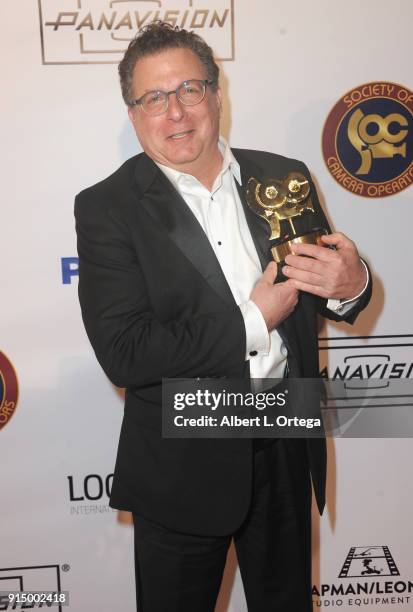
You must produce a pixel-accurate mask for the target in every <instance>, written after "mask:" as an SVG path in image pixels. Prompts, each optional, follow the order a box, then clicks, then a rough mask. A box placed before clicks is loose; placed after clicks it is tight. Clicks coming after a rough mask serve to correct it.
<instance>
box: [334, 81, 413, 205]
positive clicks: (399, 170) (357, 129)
mask: <svg viewBox="0 0 413 612" xmlns="http://www.w3.org/2000/svg"><path fill="white" fill-rule="evenodd" d="M322 148H323V156H324V160H325V162H326V164H327V168H328V169H329V171H330V174H331V175H332V176H333V178H334V179H335V180H336V181H337V182H338V183H339V184H340V185H341V186H342V187H344V188H345V189H347V190H348V191H350V192H351V193H354V194H356V195H360V196H364V197H369V198H383V197H385V196H389V195H393V194H396V193H398V192H400V191H402V190H403V189H406V188H407V187H409V186H410V185H411V184H412V182H413V93H412V92H411V91H410V90H409V89H407V88H406V87H403V86H402V85H397V84H396V83H390V82H383V81H376V82H372V83H366V84H364V85H359V86H357V87H355V88H354V89H352V90H351V91H349V92H348V93H346V94H345V95H344V96H342V98H340V100H339V101H338V102H337V103H336V104H335V106H334V107H333V109H332V110H331V112H330V114H329V115H328V117H327V120H326V122H325V125H324V129H323V136H322Z"/></svg>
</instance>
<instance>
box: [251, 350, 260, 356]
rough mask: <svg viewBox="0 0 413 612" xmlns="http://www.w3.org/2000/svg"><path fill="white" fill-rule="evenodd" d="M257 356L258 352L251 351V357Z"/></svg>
mask: <svg viewBox="0 0 413 612" xmlns="http://www.w3.org/2000/svg"><path fill="white" fill-rule="evenodd" d="M255 355H258V351H250V357H255Z"/></svg>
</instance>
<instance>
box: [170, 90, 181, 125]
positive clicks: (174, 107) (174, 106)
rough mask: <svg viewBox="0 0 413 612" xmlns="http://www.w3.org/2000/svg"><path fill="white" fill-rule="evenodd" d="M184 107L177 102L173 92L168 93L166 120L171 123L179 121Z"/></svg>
mask: <svg viewBox="0 0 413 612" xmlns="http://www.w3.org/2000/svg"><path fill="white" fill-rule="evenodd" d="M184 112H185V111H184V106H183V104H182V103H181V102H180V101H179V100H178V97H177V95H176V93H175V92H170V93H169V95H168V108H167V111H166V114H167V117H168V119H171V121H180V120H181V119H182V117H183V116H184Z"/></svg>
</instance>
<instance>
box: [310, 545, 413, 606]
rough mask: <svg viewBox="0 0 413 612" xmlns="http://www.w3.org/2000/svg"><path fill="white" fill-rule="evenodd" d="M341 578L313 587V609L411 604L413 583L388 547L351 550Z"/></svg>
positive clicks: (353, 548)
mask: <svg viewBox="0 0 413 612" xmlns="http://www.w3.org/2000/svg"><path fill="white" fill-rule="evenodd" d="M338 578H339V582H331V583H329V582H325V583H321V584H319V585H313V608H327V607H334V606H335V607H340V606H357V607H358V608H361V607H364V606H366V607H367V606H368V607H369V608H370V609H371V610H375V609H377V607H378V606H385V605H394V604H398V605H409V603H410V600H411V594H412V593H413V582H412V581H411V580H409V579H407V578H401V577H400V572H399V569H398V567H397V565H396V562H395V560H394V558H393V555H392V554H391V552H390V549H389V547H388V546H383V545H381V546H353V547H351V548H350V550H349V552H348V554H347V557H346V558H345V561H344V564H343V566H342V568H341V571H340V573H339V575H338ZM349 579H350V580H349ZM346 609H347V607H346ZM355 609H356V608H355Z"/></svg>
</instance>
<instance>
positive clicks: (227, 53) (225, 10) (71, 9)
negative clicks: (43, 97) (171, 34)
mask: <svg viewBox="0 0 413 612" xmlns="http://www.w3.org/2000/svg"><path fill="white" fill-rule="evenodd" d="M38 4H39V16H40V37H41V46H42V60H43V64H113V63H118V62H119V61H120V60H121V58H122V55H123V54H124V52H125V50H126V48H127V46H128V44H129V42H130V41H131V40H132V38H133V37H134V36H135V34H136V33H137V32H138V30H139V29H140V28H142V27H143V26H145V25H148V24H149V23H151V22H152V21H155V20H158V19H160V20H162V21H166V22H168V23H170V24H171V25H172V26H179V27H181V28H185V29H187V30H192V31H194V32H195V33H196V34H199V35H200V36H202V37H203V38H204V39H205V40H206V42H207V43H208V44H209V45H210V47H212V49H213V50H214V53H215V56H216V58H217V59H219V60H233V59H234V0H208V1H206V0H38Z"/></svg>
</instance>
